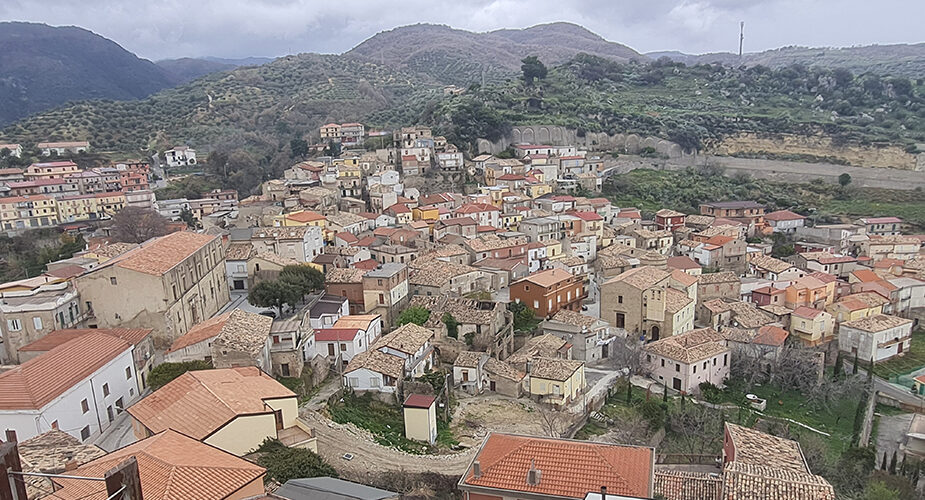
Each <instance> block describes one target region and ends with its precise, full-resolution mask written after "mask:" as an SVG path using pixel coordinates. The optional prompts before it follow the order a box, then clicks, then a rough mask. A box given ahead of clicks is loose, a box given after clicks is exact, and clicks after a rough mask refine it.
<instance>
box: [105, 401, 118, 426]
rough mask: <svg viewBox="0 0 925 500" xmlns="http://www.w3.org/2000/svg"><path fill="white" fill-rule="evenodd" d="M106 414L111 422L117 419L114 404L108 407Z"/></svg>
mask: <svg viewBox="0 0 925 500" xmlns="http://www.w3.org/2000/svg"><path fill="white" fill-rule="evenodd" d="M106 416H107V417H108V418H109V421H110V422H112V421H113V420H115V419H116V416H115V415H114V414H113V412H112V405H109V406H107V407H106Z"/></svg>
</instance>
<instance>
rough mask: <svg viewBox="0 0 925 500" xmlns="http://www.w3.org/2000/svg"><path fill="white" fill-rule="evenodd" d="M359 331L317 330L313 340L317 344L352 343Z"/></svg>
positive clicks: (351, 329) (344, 329)
mask: <svg viewBox="0 0 925 500" xmlns="http://www.w3.org/2000/svg"><path fill="white" fill-rule="evenodd" d="M359 331H360V330H358V329H356V328H318V329H317V330H315V340H316V341H318V342H352V341H353V339H355V338H356V336H357V333H358V332H359Z"/></svg>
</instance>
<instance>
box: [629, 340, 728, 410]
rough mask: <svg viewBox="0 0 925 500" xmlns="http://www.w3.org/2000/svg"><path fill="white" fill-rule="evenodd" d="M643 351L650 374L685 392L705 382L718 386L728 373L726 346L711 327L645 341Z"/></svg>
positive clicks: (665, 383)
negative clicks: (653, 340) (647, 342)
mask: <svg viewBox="0 0 925 500" xmlns="http://www.w3.org/2000/svg"><path fill="white" fill-rule="evenodd" d="M643 352H644V356H645V358H644V360H643V365H644V367H645V369H646V370H648V371H649V374H650V377H651V378H653V379H654V380H657V381H658V382H659V383H661V384H663V385H666V386H668V387H671V388H672V389H674V390H676V391H681V392H683V393H686V394H692V393H693V394H696V393H699V392H700V384H702V383H704V382H709V383H711V384H713V385H716V386H721V385H722V384H723V382H724V381H725V380H726V378H727V377H728V376H729V363H730V359H729V358H730V352H729V348H728V347H726V342H725V340H724V338H723V336H722V335H720V334H719V333H717V332H716V331H715V330H713V329H712V328H700V329H698V330H692V331H690V332H687V333H684V334H681V335H675V336H673V337H667V338H664V339H662V340H658V341H655V342H652V343H650V344H646V345H645V346H644V347H643Z"/></svg>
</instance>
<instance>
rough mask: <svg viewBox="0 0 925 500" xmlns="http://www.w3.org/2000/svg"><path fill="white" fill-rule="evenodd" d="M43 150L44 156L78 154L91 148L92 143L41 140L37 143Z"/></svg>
mask: <svg viewBox="0 0 925 500" xmlns="http://www.w3.org/2000/svg"><path fill="white" fill-rule="evenodd" d="M35 147H36V148H38V149H39V150H41V151H42V156H51V155H57V156H61V155H65V154H78V153H83V152H86V151H87V150H88V149H90V143H89V142H86V141H75V142H40V143H38V144H36V145H35Z"/></svg>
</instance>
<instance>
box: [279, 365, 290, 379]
mask: <svg viewBox="0 0 925 500" xmlns="http://www.w3.org/2000/svg"><path fill="white" fill-rule="evenodd" d="M279 369H280V371H281V372H283V376H284V377H289V376H290V374H289V363H283V364H281V365H279Z"/></svg>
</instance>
